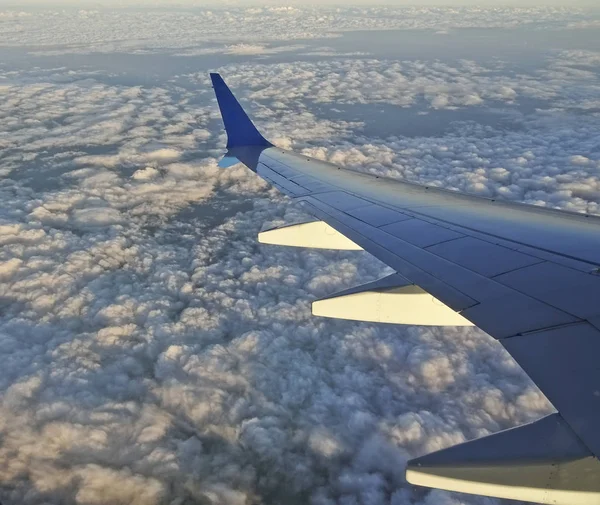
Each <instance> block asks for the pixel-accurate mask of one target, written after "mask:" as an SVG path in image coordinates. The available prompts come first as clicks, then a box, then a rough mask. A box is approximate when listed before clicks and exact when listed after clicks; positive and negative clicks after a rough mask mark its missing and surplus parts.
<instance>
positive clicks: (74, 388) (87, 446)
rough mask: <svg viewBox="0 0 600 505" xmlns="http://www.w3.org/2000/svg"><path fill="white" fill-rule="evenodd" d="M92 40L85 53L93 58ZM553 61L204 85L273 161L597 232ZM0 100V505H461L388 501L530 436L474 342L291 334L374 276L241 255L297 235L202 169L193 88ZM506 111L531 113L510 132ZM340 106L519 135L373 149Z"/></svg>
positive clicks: (501, 357)
mask: <svg viewBox="0 0 600 505" xmlns="http://www.w3.org/2000/svg"><path fill="white" fill-rule="evenodd" d="M263 12H264V11H263V10H260V11H256V12H254V11H253V12H248V16H259V15H263ZM300 12H303V11H302V10H300ZM369 12H370V11H369ZM284 14H285V15H287V16H291V17H292V18H294V16H297V13H296V12H295V11H294V10H291V11H289V12H288V11H285V12H284V13H279V14H276V15H277V16H279V15H281V16H283V15H284ZM86 15H90V14H86ZM473 15H475V14H473ZM511 15H512V14H511ZM94 16H95V14H94ZM71 21H72V20H71ZM296 21H298V20H297V19H296ZM103 22H106V19H104V21H103ZM91 26H95V25H93V24H92V25H91ZM98 26H100V25H98ZM148 26H152V24H151V23H150V24H149V25H148ZM167 26H168V25H167ZM102 30H103V33H104V35H103V34H102V32H98V33H96V34H94V32H92V34H91V36H92V38H93V37H97V40H98V41H100V42H101V43H104V42H102V41H105V40H106V39H107V37H105V34H106V30H108V28H107V27H106V26H104V25H103V28H102ZM119 30H121V28H119V27H118V26H117V27H116V28H115V33H119ZM179 33H181V32H179ZM38 36H39V37H42V35H39V34H38V35H36V37H38ZM59 36H62V35H59ZM78 36H79V35H78ZM65 37H66V38H65V40H67V39H68V38H69V37H74V35H73V34H71V35H69V33H68V30H66V35H65ZM108 38H110V37H108ZM133 38H135V37H133ZM168 40H171V39H167V41H168ZM100 42H97V41H92V42H90V44H89V45H86V47H88V48H89V47H95V48H97V47H99V46H98V45H97V44H100ZM245 43H246V44H252V45H254V44H256V42H255V41H252V40H247V41H246V42H245ZM111 44H113V42H111ZM114 44H116V43H114ZM259 45H261V46H262V43H260V44H259ZM167 46H168V44H167ZM114 47H121V46H119V45H118V44H116V45H114ZM168 47H169V46H168ZM264 47H267V48H268V47H270V46H268V45H264ZM585 58H586V61H589V57H588V55H586V56H585ZM567 60H568V58H565V57H564V55H559V56H558V57H557V58H556V59H553V60H550V61H549V62H548V64H547V66H545V67H543V68H542V69H541V70H540V71H531V72H528V73H527V72H521V73H518V74H511V73H508V72H507V73H501V72H499V70H498V68H496V67H493V66H491V65H490V66H482V65H478V64H477V63H475V62H469V61H462V62H458V63H456V64H449V63H441V62H435V61H421V62H414V61H406V62H392V61H386V60H379V59H375V58H371V59H368V60H365V59H360V58H357V59H352V58H350V59H349V58H348V57H345V58H343V59H339V60H337V59H333V60H330V61H322V62H293V63H286V64H276V65H257V64H254V63H253V64H252V65H250V64H236V65H233V64H230V65H227V66H225V67H223V68H222V71H223V74H224V75H225V77H226V78H227V80H228V82H230V84H231V85H232V86H233V87H234V88H235V89H236V92H237V93H238V94H239V95H240V96H242V97H243V98H249V100H248V101H247V102H245V103H246V104H247V105H248V106H249V108H250V109H251V112H252V115H253V117H255V118H256V120H257V123H259V124H260V126H261V128H262V129H263V130H264V131H265V133H266V134H267V136H268V137H269V138H271V139H274V140H275V141H276V142H277V143H278V144H279V145H282V146H284V147H293V148H294V149H297V150H298V151H301V152H304V153H306V154H310V155H314V156H316V157H319V158H324V159H330V160H332V161H335V162H336V163H339V164H343V165H345V166H348V167H352V168H355V169H360V170H365V171H369V172H371V173H377V174H386V175H391V176H396V177H404V178H407V179H410V180H414V181H418V182H425V181H426V182H428V183H430V184H435V185H438V186H444V187H450V188H456V189H463V190H471V191H475V192H479V193H482V194H491V195H498V196H503V197H506V198H509V199H514V200H521V201H529V202H539V203H540V204H545V205H552V206H558V207H561V208H567V209H573V210H579V211H588V212H598V211H599V209H598V205H600V196H599V195H600V186H599V183H598V177H597V171H598V169H600V164H599V160H600V153H599V152H598V146H597V145H596V143H595V140H594V139H595V135H596V132H597V131H598V118H597V116H596V115H594V113H593V112H590V111H591V110H592V109H585V104H586V103H591V101H592V100H593V97H594V94H595V93H596V88H595V86H596V85H595V84H594V80H593V79H592V78H591V76H590V75H589V74H587V73H576V72H573V70H577V69H575V68H574V66H576V65H575V64H573V65H570V64H569V63H568V61H567ZM590 63H591V62H590ZM0 75H1V74H0ZM2 76H3V77H6V79H4V80H6V81H10V86H9V87H7V88H5V89H3V98H4V100H2V101H1V102H0V119H1V121H0V129H1V135H0V142H2V146H3V149H2V151H1V152H0V166H1V169H2V172H3V179H2V181H1V184H0V201H1V202H2V205H1V206H0V245H1V246H2V247H1V249H0V300H2V307H3V311H2V314H0V354H1V357H2V363H3V367H2V372H1V373H0V390H1V391H2V400H1V402H0V435H1V436H2V440H3V443H2V445H1V446H0V464H1V465H2V467H3V469H4V470H3V472H2V474H1V475H0V484H1V485H0V488H1V489H2V491H0V499H2V501H3V502H4V501H6V502H7V503H13V502H14V503H32V504H36V503H40V504H41V503H48V502H55V503H61V502H73V503H81V504H103V503H106V504H113V503H136V502H137V503H140V504H141V503H143V504H154V503H156V504H160V503H165V502H176V501H177V500H179V501H181V502H183V501H186V500H190V501H202V502H206V503H214V504H219V505H220V504H229V503H231V504H240V503H246V502H249V501H254V502H257V503H262V502H265V503H269V502H282V503H283V502H289V501H293V500H298V499H300V500H301V501H306V502H310V503H313V504H333V503H365V504H366V503H368V504H383V503H393V504H400V503H415V504H419V503H420V504H423V505H433V504H434V503H458V502H459V498H457V497H456V496H455V495H451V494H447V493H441V492H435V491H434V492H427V493H424V492H416V491H414V490H413V489H412V487H410V486H406V485H405V483H404V481H403V465H404V464H405V462H406V460H407V459H408V458H410V457H413V456H416V455H420V454H423V453H426V452H429V451H433V450H437V449H440V448H443V447H447V446H449V445H452V444H455V443H459V442H462V441H464V440H466V439H470V438H474V437H478V436H482V435H485V434H488V433H491V432H495V431H497V430H500V429H503V428H508V427H511V426H515V425H517V424H520V423H522V422H525V421H529V420H533V419H535V418H537V417H539V416H540V415H542V414H544V413H547V412H549V411H550V410H551V407H550V406H549V404H548V403H547V401H546V400H545V398H544V397H543V395H542V394H541V393H540V392H539V391H538V390H537V389H536V388H535V387H533V385H532V384H531V382H530V381H529V379H527V377H525V375H524V374H523V372H522V371H521V370H520V368H519V367H518V366H517V365H516V364H515V363H514V361H513V360H512V359H510V357H509V356H508V355H507V354H506V353H505V352H504V351H503V350H502V349H501V347H500V346H499V345H498V344H497V343H496V342H495V341H493V340H492V339H491V338H489V337H487V336H486V335H484V334H483V333H482V332H480V331H478V330H474V329H468V328H450V329H438V328H416V327H409V328H403V327H389V326H385V325H372V324H359V323H353V322H345V321H335V320H326V319H319V318H313V317H312V316H311V315H310V301H311V300H313V299H314V298H315V297H319V296H324V295H327V294H330V293H332V292H334V291H336V290H339V289H344V288H346V287H349V286H352V285H355V284H359V283H362V282H366V281H368V280H371V279H374V278H376V277H378V276H380V275H383V274H384V273H387V272H388V269H387V268H385V267H384V266H383V265H381V264H379V263H378V262H376V261H375V260H373V259H372V258H371V257H369V256H368V255H366V254H364V253H351V252H322V251H321V252H319V251H310V250H297V249H285V248H277V247H273V246H264V245H259V244H257V242H256V234H257V233H258V232H259V231H260V229H261V228H262V227H263V226H269V225H271V224H282V223H284V222H291V221H294V220H298V219H300V218H302V217H303V214H302V213H301V211H300V210H298V209H297V208H295V207H293V206H289V202H288V201H287V200H286V199H285V198H284V197H282V196H281V195H280V194H278V193H277V192H276V191H274V190H272V189H268V187H267V185H266V184H265V183H264V182H262V181H261V180H260V179H259V178H257V177H256V176H254V175H253V174H251V173H249V172H248V171H247V170H246V169H244V168H243V167H240V166H236V167H232V168H231V169H228V170H220V169H218V168H217V166H216V161H217V157H218V156H219V155H220V154H221V152H222V147H223V145H224V135H223V133H222V132H221V131H220V125H217V124H216V123H215V122H214V120H215V119H216V118H217V113H216V105H215V103H214V101H213V99H212V94H211V90H210V87H209V84H208V79H207V76H206V75H205V74H204V73H202V74H200V75H192V76H181V78H182V79H189V80H191V82H192V84H195V86H191V89H192V91H187V90H186V89H183V88H180V87H178V86H177V85H176V83H175V84H172V85H171V84H165V85H164V86H154V87H153V86H151V85H147V86H144V87H128V86H125V85H114V84H106V83H103V81H104V79H103V77H105V75H103V74H101V73H98V74H94V73H93V71H85V72H74V71H69V70H66V69H62V70H61V69H52V70H49V71H44V70H41V69H38V70H36V69H30V70H23V71H18V72H15V73H11V74H7V73H5V74H3V75H2ZM439 97H443V98H444V100H439ZM523 97H524V98H526V99H534V98H535V99H539V100H542V101H544V104H545V106H547V108H546V109H545V110H538V111H536V110H533V111H531V112H529V113H524V112H522V111H521V110H520V109H519V100H520V99H522V98H523ZM586 100H587V102H586ZM274 101H277V102H278V103H279V105H278V107H277V108H273V107H271V105H272V103H273V102H274ZM328 106H334V107H335V109H336V111H341V112H339V113H336V114H339V115H336V114H329V113H328V112H327V110H328V109H326V111H325V113H323V112H319V107H328ZM346 106H351V107H355V106H362V107H365V109H364V110H365V111H367V112H368V111H370V110H381V109H382V108H384V107H385V108H387V107H390V108H391V107H397V109H394V110H395V112H397V115H394V118H395V121H397V122H400V121H402V120H403V119H402V116H401V113H403V112H407V111H413V112H414V111H415V110H418V111H419V112H422V113H427V114H430V115H433V114H440V113H441V114H446V113H449V114H454V113H456V114H459V113H465V114H466V113H467V112H468V111H472V110H477V111H487V112H489V113H492V114H493V113H495V112H493V111H494V110H495V108H497V107H501V108H502V109H506V110H509V111H512V112H509V113H508V112H507V114H508V116H507V117H509V119H511V120H513V121H515V123H516V124H515V127H513V128H505V127H503V126H502V125H493V124H492V125H485V124H477V123H475V122H473V121H462V120H461V119H462V117H461V116H460V115H457V116H452V117H455V118H456V119H457V122H456V123H452V122H449V123H448V125H447V128H445V129H440V130H436V132H435V133H433V134H418V133H415V134H412V135H400V134H397V133H394V132H393V131H392V132H391V133H390V132H388V134H387V135H386V138H382V137H381V136H379V135H377V134H373V135H371V134H369V133H368V131H367V130H366V128H367V127H368V125H367V124H366V120H365V122H364V123H363V122H361V121H360V120H357V119H352V120H350V119H348V116H345V115H344V114H342V112H343V110H342V109H343V108H344V107H346ZM490 111H491V112H490ZM364 116H365V117H366V116H367V114H366V113H365V115H364ZM351 117H354V118H356V117H359V118H360V117H361V114H354V115H353V116H351ZM388 117H389V116H388ZM436 117H439V116H436ZM336 118H337V119H336ZM432 121H435V120H432ZM393 126H394V125H393V124H392V125H391V126H390V128H393ZM460 503H482V501H481V500H480V499H478V498H476V497H461V498H460Z"/></svg>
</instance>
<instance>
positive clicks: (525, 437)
mask: <svg viewBox="0 0 600 505" xmlns="http://www.w3.org/2000/svg"><path fill="white" fill-rule="evenodd" d="M598 472H600V462H599V461H598V460H597V459H596V458H594V457H593V456H592V454H591V453H590V451H588V450H587V449H586V447H585V446H584V445H583V444H582V443H581V441H580V440H579V439H578V438H577V436H576V435H575V433H573V431H572V430H571V429H570V428H569V426H568V425H567V423H566V422H565V421H564V420H563V419H562V417H561V416H560V415H559V414H551V415H549V416H546V417H544V418H542V419H540V420H538V421H536V422H534V423H530V424H526V425H523V426H520V427H518V428H513V429H510V430H505V431H501V432H499V433H496V434H493V435H490V436H487V437H484V438H480V439H477V440H472V441H470V442H466V443H464V444H459V445H456V446H454V447H450V448H448V449H444V450H442V451H438V452H434V453H432V454H428V455H427V456H423V457H421V458H417V459H413V460H412V461H409V462H408V465H407V470H406V478H407V480H408V481H409V482H410V483H412V484H417V485H423V486H427V487H437V488H441V489H446V490H449V491H458V492H463V493H472V494H483V495H486V496H494V497H497V498H508V499H515V500H526V501H534V502H537V503H547V504H554V505H557V504H560V505H573V504H581V505H583V504H598V503H600V480H599V479H597V475H598Z"/></svg>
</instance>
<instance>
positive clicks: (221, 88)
mask: <svg viewBox="0 0 600 505" xmlns="http://www.w3.org/2000/svg"><path fill="white" fill-rule="evenodd" d="M210 79H211V81H212V85H213V89H214V90H215V96H216V97H217V102H218V104H219V110H220V111H221V117H222V118H223V124H224V126H225V131H226V132H227V148H228V149H231V148H234V147H242V146H262V147H271V146H272V145H273V144H271V142H269V141H268V140H267V139H265V138H264V137H263V136H262V134H261V133H260V132H259V131H258V129H257V128H256V127H255V126H254V123H252V121H251V120H250V118H249V117H248V114H246V111H245V110H244V109H243V107H242V106H241V105H240V103H239V102H238V100H237V99H236V98H235V96H234V95H233V93H232V92H231V90H230V89H229V87H228V86H227V84H226V83H225V81H224V79H223V77H221V74H219V73H217V72H210Z"/></svg>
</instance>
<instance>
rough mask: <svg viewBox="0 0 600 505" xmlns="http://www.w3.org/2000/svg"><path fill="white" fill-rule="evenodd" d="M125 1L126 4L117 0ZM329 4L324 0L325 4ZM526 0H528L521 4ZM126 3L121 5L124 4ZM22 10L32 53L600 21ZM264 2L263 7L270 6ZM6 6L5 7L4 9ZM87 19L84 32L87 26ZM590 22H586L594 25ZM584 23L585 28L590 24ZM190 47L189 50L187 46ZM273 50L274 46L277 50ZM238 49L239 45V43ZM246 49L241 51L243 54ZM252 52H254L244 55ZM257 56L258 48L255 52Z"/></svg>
mask: <svg viewBox="0 0 600 505" xmlns="http://www.w3.org/2000/svg"><path fill="white" fill-rule="evenodd" d="M118 3H119V2H118ZM319 3H322V2H319ZM521 3H522V2H521ZM121 6H122V5H121V4H120V3H119V7H121ZM44 7H45V8H43V9H31V11H30V12H29V11H28V12H27V13H26V14H27V15H26V16H21V15H20V13H21V11H22V9H18V10H14V9H4V10H0V27H1V28H3V29H1V30H0V44H1V45H4V46H31V47H32V48H33V47H35V49H32V54H36V55H57V54H65V53H66V54H71V53H82V54H86V53H89V52H107V53H111V52H131V53H137V54H145V53H152V52H154V51H157V50H158V51H160V52H165V51H166V50H169V49H171V50H176V51H177V54H180V55H188V56H193V55H203V54H211V53H212V52H213V51H215V45H216V44H217V48H218V47H221V48H222V49H223V50H224V52H228V51H231V49H228V47H233V48H235V47H236V46H239V47H242V46H243V45H247V46H248V48H249V47H254V48H255V51H256V50H257V49H256V48H258V47H261V46H265V43H266V42H269V41H275V40H299V39H314V38H323V37H332V36H337V35H339V33H340V32H344V31H349V30H382V29H420V30H436V31H440V30H449V29H453V28H467V27H502V28H510V27H516V26H523V25H525V26H527V25H530V24H532V23H534V24H535V25H536V27H538V29H539V27H543V26H549V27H553V28H556V27H557V26H558V27H567V26H570V27H578V26H579V25H580V24H581V23H582V22H583V23H587V24H589V23H590V22H592V23H593V22H595V21H597V20H596V19H595V17H594V14H593V13H588V12H585V11H582V10H580V9H577V8H575V7H574V6H573V5H570V6H568V7H558V6H552V5H549V4H547V5H545V6H536V5H534V6H529V7H526V6H523V5H520V6H519V8H512V7H509V6H506V5H504V6H497V5H494V6H488V7H485V6H484V7H482V6H479V5H478V6H466V5H463V6H456V5H453V6H450V7H440V5H439V2H438V5H436V6H433V7H432V6H427V5H422V6H415V5H411V6H406V5H405V6H398V5H396V6H394V5H388V6H370V5H364V6H354V7H345V8H340V7H339V6H337V5H336V6H329V7H326V6H324V5H319V6H310V5H302V6H299V5H298V6H285V7H281V6H277V7H276V6H273V7H264V6H260V7H256V6H252V7H249V6H244V5H243V4H242V5H239V4H238V5H235V4H229V5H226V6H223V5H219V6H217V7H215V6H212V7H211V6H207V5H206V4H202V5H197V6H196V7H197V8H194V9H177V8H173V7H172V8H171V9H169V10H166V9H164V8H149V9H98V10H86V9H79V10H77V9H60V8H57V6H56V5H54V6H52V4H50V5H48V4H47V3H45V4H44ZM263 7H264V8H263ZM0 8H1V7H0ZM82 24H84V25H85V30H82V29H81V26H82ZM587 24H586V25H585V26H587ZM585 26H583V27H585ZM181 50H183V51H181ZM274 50H275V49H274V48H270V49H267V52H268V53H270V52H272V51H274ZM234 51H235V49H234ZM237 54H239V53H237ZM244 54H248V53H244ZM252 54H256V52H254V53H252Z"/></svg>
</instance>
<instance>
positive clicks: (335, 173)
mask: <svg viewBox="0 0 600 505" xmlns="http://www.w3.org/2000/svg"><path fill="white" fill-rule="evenodd" d="M212 79H213V85H214V88H215V92H216V93H217V97H218V99H219V105H220V107H221V110H222V111H223V109H224V108H225V109H227V107H230V106H231V103H233V102H232V100H233V101H235V98H233V95H232V94H231V92H230V91H229V89H228V88H227V87H226V85H225V83H224V82H223V81H222V79H221V78H220V76H218V75H217V74H212ZM235 103H237V102H236V101H235ZM238 107H239V105H238ZM240 110H241V107H240ZM227 114H228V113H223V116H224V118H225V117H226V116H227ZM229 116H231V114H229ZM245 121H248V122H250V120H249V119H248V118H247V116H245V119H244V118H241V119H240V118H237V119H231V117H229V121H225V126H226V129H227V132H228V135H229V138H230V139H231V138H235V139H236V140H237V143H230V144H229V145H228V148H229V152H228V154H227V156H228V157H230V158H231V157H232V158H236V159H238V160H239V161H241V162H242V163H244V164H245V165H246V166H247V167H248V168H250V169H251V170H253V171H254V172H256V173H257V174H258V175H259V176H260V177H262V178H263V179H265V180H266V181H268V182H270V183H271V184H272V185H273V186H275V187H276V188H278V189H279V190H281V191H282V192H283V193H285V194H286V195H288V196H289V197H290V198H291V199H293V200H296V201H298V202H301V204H302V205H303V207H304V209H305V210H306V211H307V212H308V213H310V214H311V215H313V216H314V217H315V218H316V219H318V220H320V221H322V222H324V223H326V224H327V225H328V226H330V227H331V228H333V229H334V230H336V231H337V232H339V233H340V234H342V235H343V236H345V237H347V238H348V239H349V240H351V241H352V242H353V243H354V244H356V245H358V246H359V247H360V248H362V249H364V250H365V251H367V252H369V253H370V254H372V255H373V256H375V257H376V258H377V259H379V260H381V261H382V262H384V263H386V264H387V265H389V266H390V267H392V268H393V269H394V270H395V271H396V274H395V280H394V282H397V283H398V286H401V287H404V289H406V286H409V285H412V286H418V288H419V289H420V290H422V291H423V292H425V293H427V294H429V295H431V296H432V297H434V299H435V300H438V301H440V302H441V303H442V304H444V305H445V306H446V307H448V308H449V309H451V310H452V311H454V312H455V313H458V314H459V315H460V316H462V318H464V320H466V321H468V322H470V323H472V324H474V325H476V326H478V327H479V328H481V329H482V330H484V331H485V332H487V333H488V334H489V335H491V336H492V337H493V338H495V339H497V340H499V342H500V343H501V344H502V345H503V346H504V347H505V349H506V350H507V351H508V352H509V353H510V354H511V356H512V357H513V358H514V359H515V360H516V361H517V363H518V364H519V365H520V366H521V367H522V368H523V369H524V370H525V371H526V373H527V374H528V375H529V376H530V377H531V378H532V380H533V381H534V382H535V383H536V384H537V386H538V387H539V388H540V389H541V390H542V391H543V393H544V394H545V395H546V396H547V398H548V399H549V400H550V401H551V402H552V404H553V405H554V407H555V408H556V409H557V411H558V413H556V414H553V415H552V416H550V417H551V418H552V422H553V423H554V424H553V425H552V426H554V425H557V426H559V427H560V430H559V431H556V430H555V431H552V430H550V429H548V421H544V423H545V424H543V425H542V424H539V423H540V422H538V424H536V423H534V424H532V425H527V426H525V427H521V428H517V429H516V430H510V432H511V433H512V435H510V434H509V435H510V436H505V438H504V439H503V443H501V444H498V443H497V439H494V440H492V441H490V442H487V443H488V444H489V449H488V450H487V452H486V442H485V440H486V439H491V437H486V439H480V440H478V441H475V442H480V443H479V445H478V446H477V447H476V452H477V454H480V455H482V457H481V458H479V459H477V458H471V459H469V458H467V460H465V458H464V457H463V456H464V455H463V454H462V453H461V452H460V450H459V451H458V452H456V451H455V453H453V454H454V457H453V456H452V455H450V456H449V455H448V453H447V452H445V453H444V451H441V452H440V453H439V455H438V453H434V454H433V455H429V456H425V457H423V458H419V459H417V460H413V462H410V463H409V466H408V469H407V477H408V480H409V481H411V482H414V483H416V484H422V485H431V486H435V487H442V488H445V489H453V490H458V491H466V492H473V493H478V494H488V495H490V496H501V497H507V498H520V499H526V500H531V501H536V502H539V503H600V485H599V484H598V483H597V481H598V480H600V473H597V472H599V471H600V469H599V468H598V466H597V464H598V457H599V456H600V429H599V428H600V370H599V367H600V361H599V358H600V303H599V301H600V275H599V272H600V270H599V266H600V218H599V217H596V216H591V215H584V214H576V213H569V212H564V211H558V210H552V209H548V208H541V207H537V206H532V205H525V204H517V203H511V202H505V201H499V200H494V199H488V198H481V197H477V196H473V195H468V194H462V193H458V192H453V191H447V190H442V189H439V188H434V187H428V186H420V185H416V184H411V183H407V182H402V181H398V180H391V179H386V178H382V177H374V176H371V175H366V174H361V173H357V172H353V171H349V170H345V169H343V168H341V167H338V166H336V165H333V164H330V163H326V162H323V161H320V160H315V159H311V158H307V157H306V156H302V155H299V154H295V153H293V152H289V151H286V150H283V149H279V148H277V147H275V146H273V145H272V144H270V143H268V142H267V143H266V144H265V143H263V142H262V141H261V144H260V145H252V144H249V145H245V143H244V137H243V135H240V134H239V132H237V130H238V129H239V128H240V124H242V126H243V129H244V131H252V128H254V127H253V125H252V124H251V122H250V125H251V126H252V128H250V125H248V124H247V123H245ZM232 130H233V131H234V132H236V133H232ZM253 138H259V137H257V136H256V135H255V134H253ZM260 139H263V137H262V136H260ZM388 284H389V282H388ZM389 288H390V286H387V285H386V286H384V287H383V288H381V289H380V290H379V292H378V293H379V295H381V293H384V294H385V293H388V292H390V291H389ZM395 293H396V294H397V293H398V291H396V292H395ZM353 295H355V293H353ZM379 295H378V296H379ZM394 300H400V299H399V298H397V299H394ZM378 303H379V302H378ZM397 310H398V311H402V306H400V305H399V306H398V308H397ZM370 320H378V319H370ZM542 428H543V429H542ZM524 429H527V430H528V431H527V436H526V437H524V433H525V432H524V431H521V432H519V431H518V430H524ZM506 433H508V432H506ZM557 433H559V435H560V437H562V438H560V440H561V444H562V445H560V444H558V445H556V444H554V442H555V438H556V437H558V435H557ZM494 436H497V435H492V437H494ZM511 437H512V438H511ZM536 439H539V444H538V445H541V446H543V447H547V448H548V449H549V450H548V451H546V452H544V451H542V452H539V451H538V452H537V453H535V457H534V455H531V457H529V458H528V457H527V454H528V453H527V451H525V452H524V453H523V451H521V452H519V451H512V452H511V451H510V448H511V447H513V446H515V447H516V446H522V445H523V443H527V440H529V441H530V442H531V443H532V444H534V442H533V441H535V440H536ZM565 440H566V442H565ZM524 441H525V442H524ZM473 443H474V442H469V443H467V444H473ZM494 444H495V445H494ZM463 445H466V444H463ZM567 446H568V448H569V450H567V449H565V447H567ZM457 447H458V448H461V447H462V446H457ZM472 447H473V446H470V447H469V448H468V450H469V451H473V449H472ZM503 447H504V448H505V451H506V454H503V453H502V448H503ZM451 449H454V448H451ZM462 450H463V451H464V450H465V449H462ZM442 453H443V454H442ZM469 454H470V453H469ZM486 454H487V455H486ZM436 455H438V456H436ZM511 455H512V456H511ZM436 458H437V459H436ZM461 458H462V459H461ZM574 462H575V463H577V464H575V463H574ZM582 462H583V463H582ZM574 464H575V466H573V465H574ZM577 465H579V466H577ZM582 465H583V466H582ZM498 468H500V469H503V470H502V471H500V470H498ZM524 468H526V469H525V470H524ZM457 469H459V470H460V469H462V473H461V472H460V471H458V474H457ZM482 469H483V470H482ZM485 469H488V471H487V473H486V472H485V471H484V470H485ZM490 469H493V471H490ZM510 469H512V470H513V473H511V471H510ZM515 469H516V470H518V471H517V473H515V472H514V471H515ZM527 471H531V472H533V473H531V475H530V477H527V478H525V476H526V475H529V474H528V473H527ZM503 472H504V473H503ZM540 472H541V473H540ZM513 474H514V475H513ZM586 475H587V480H586V477H585V476H586ZM498 479H499V482H496V481H497V480H498ZM519 479H521V480H519ZM523 479H525V481H524V482H522V480H523ZM536 479H537V480H536Z"/></svg>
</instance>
